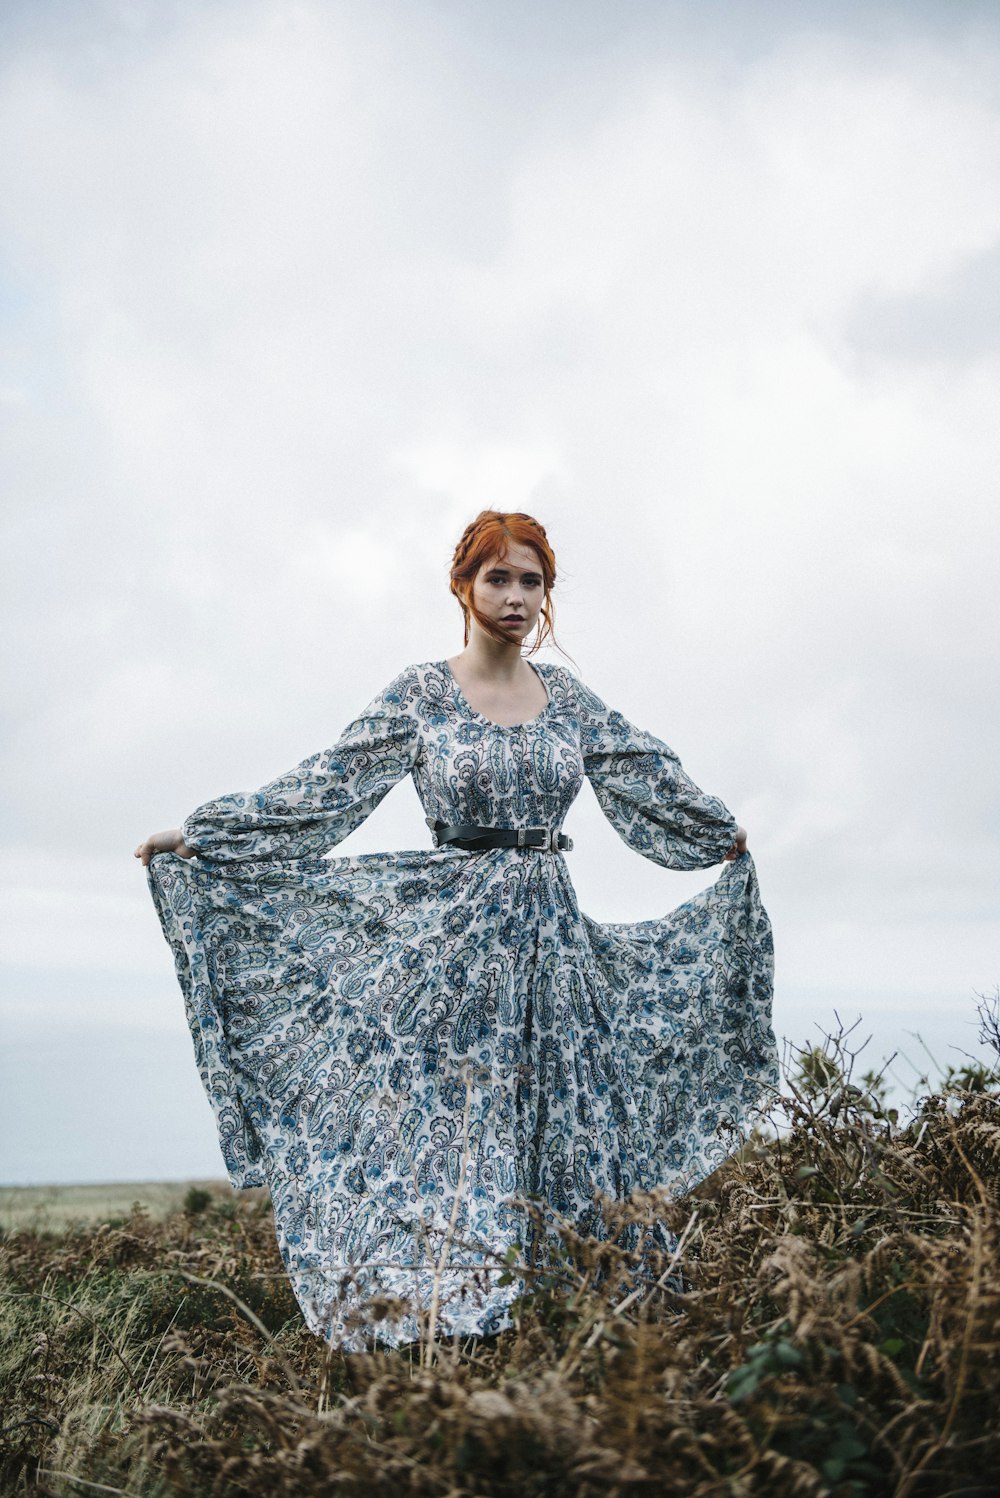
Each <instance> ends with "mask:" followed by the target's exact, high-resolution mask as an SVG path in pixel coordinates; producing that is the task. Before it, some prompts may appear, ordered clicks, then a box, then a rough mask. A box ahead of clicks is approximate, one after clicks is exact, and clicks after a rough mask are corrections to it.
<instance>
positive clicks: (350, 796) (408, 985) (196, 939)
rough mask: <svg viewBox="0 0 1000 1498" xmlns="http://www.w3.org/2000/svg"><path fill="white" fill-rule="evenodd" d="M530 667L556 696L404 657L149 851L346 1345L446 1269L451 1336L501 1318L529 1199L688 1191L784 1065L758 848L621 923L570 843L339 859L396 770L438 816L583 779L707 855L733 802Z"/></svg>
mask: <svg viewBox="0 0 1000 1498" xmlns="http://www.w3.org/2000/svg"><path fill="white" fill-rule="evenodd" d="M534 669H535V670H536V671H537V672H538V673H539V675H540V677H541V679H542V681H543V682H544V684H545V686H546V689H547V693H548V701H547V705H546V706H545V708H544V709H543V710H542V711H541V712H540V713H539V714H538V716H537V717H535V718H533V719H531V720H530V721H528V722H525V723H521V724H517V725H513V726H501V725H498V724H495V723H493V722H491V721H490V720H489V719H487V718H485V717H483V716H482V715H481V714H479V713H477V712H476V711H475V710H474V709H473V708H472V707H471V706H470V704H469V703H468V702H467V701H466V699H465V697H464V696H463V695H462V692H461V690H460V689H459V687H458V683H457V681H456V680H455V678H454V676H453V674H452V672H451V670H450V668H449V666H448V665H447V663H446V662H431V663H427V664H422V665H416V666H411V667H409V668H408V669H407V670H405V671H403V672H402V673H401V674H400V675H399V676H398V677H396V679H395V680H394V681H393V682H391V683H390V684H389V686H388V687H386V688H385V690H384V691H383V692H380V693H379V695H378V696H377V697H376V698H375V700H374V701H373V702H372V703H371V704H370V705H369V706H368V707H367V708H366V709H365V711H364V712H363V713H362V714H361V715H360V717H358V718H357V719H356V720H355V721H354V722H353V723H351V724H350V725H349V726H348V728H347V729H346V730H345V732H344V733H343V735H342V736H341V738H340V739H339V740H338V741H337V743H336V744H334V745H333V746H332V748H329V749H326V750H324V751H323V752H321V753H318V754H314V755H313V756H312V757H311V758H309V759H306V760H304V761H303V763H302V764H300V765H297V766H296V767H295V768H294V769H293V770H291V771H289V773H288V774H286V775H283V776H281V777H280V778H279V779H277V780H275V781H272V782H271V783H270V784H269V785H265V786H263V787H262V788H261V789H260V790H258V791H256V792H253V793H250V794H235V795H227V796H222V797H220V798H218V799H217V800H214V801H209V802H207V803H206V804H205V805H204V806H201V807H199V808H198V809H197V810H196V811H194V812H193V813H192V814H191V816H189V817H188V819H187V820H186V822H185V823H184V827H183V834H184V838H185V841H186V842H187V843H188V845H189V846H190V847H191V848H192V849H194V850H195V852H196V854H197V856H196V857H195V858H192V859H182V858H180V857H178V856H177V855H176V854H172V853H161V854H159V855H157V856H155V857H154V858H153V859H152V860H151V861H150V863H149V866H148V870H147V873H148V879H149V886H150V889H151V892H152V895H153V899H154V901H155V903H156V907H157V910H158V912H159V916H160V920H161V922H162V925H163V930H164V933H165V935H166V937H167V940H168V942H169V943H170V945H171V947H172V950H173V953H174V957H175V962H176V967H177V974H178V978H179V980H180V985H181V989H182V991H183V995H184V1000H185V1004H186V1009H187V1015H188V1019H189V1023H190V1026H191V1033H192V1036H193V1039H194V1047H195V1053H196V1057H197V1061H198V1066H199V1069H200V1072H201V1076H202V1080H203V1082H204V1085H205V1089H206V1091H207V1093H208V1096H209V1098H210V1100H211V1103H212V1106H213V1108H214V1110H215V1116H216V1121H217V1125H218V1132H219V1140H220V1143H221V1147H222V1152H223V1156H224V1159H225V1163H226V1168H227V1170H228V1172H229V1176H230V1179H231V1181H232V1184H233V1185H234V1186H235V1187H249V1186H258V1185H266V1186H267V1187H268V1188H269V1189H270V1193H271V1199H272V1204H273V1208H274V1214H275V1224H276V1230H277V1235H278V1243H279V1246H280V1249H281V1254H282V1258H283V1260H284V1263H285V1266H286V1268H287V1270H288V1273H289V1275H290V1278H291V1282H292V1285H293V1287H294V1289H295V1293H296V1295H297V1297H298V1300H299V1303H300V1305H301V1306H302V1310H303V1312H304V1315H305V1317H306V1320H307V1322H308V1324H309V1326H310V1327H311V1328H312V1329H313V1330H314V1331H315V1332H317V1333H318V1334H320V1335H324V1336H327V1337H330V1338H331V1339H335V1340H337V1341H339V1342H341V1343H343V1344H344V1345H346V1346H361V1345H364V1343H365V1339H366V1337H367V1336H369V1335H370V1333H369V1332H367V1331H365V1330H364V1329H357V1327H356V1326H355V1328H354V1329H353V1330H352V1325H353V1323H352V1320H351V1315H352V1312H354V1311H356V1310H357V1308H358V1307H363V1306H364V1304H365V1303H366V1302H367V1301H368V1300H369V1298H370V1297H372V1296H373V1295H376V1294H389V1295H398V1296H408V1297H412V1298H415V1300H416V1303H417V1305H418V1306H419V1305H421V1304H423V1305H426V1304H427V1302H428V1300H429V1297H430V1293H431V1285H432V1279H433V1275H434V1270H435V1266H436V1265H437V1267H438V1270H439V1273H438V1283H439V1286H441V1287H442V1301H443V1303H442V1308H441V1320H440V1325H441V1328H442V1330H445V1331H451V1332H462V1333H467V1332H480V1333H482V1332H487V1331H492V1330H497V1329H499V1328H501V1327H502V1326H503V1325H505V1324H506V1321H507V1317H508V1308H509V1305H510V1301H511V1299H512V1298H513V1297H514V1296H516V1295H517V1294H518V1293H519V1289H520V1286H519V1285H518V1283H517V1282H516V1281H515V1282H514V1284H512V1285H510V1284H508V1285H501V1284H499V1283H498V1281H499V1277H500V1269H499V1268H497V1267H495V1266H498V1265H500V1262H501V1261H502V1259H503V1256H504V1254H505V1253H506V1252H507V1250H509V1249H510V1248H512V1247H515V1246H517V1247H518V1248H519V1250H520V1251H527V1250H528V1242H529V1239H530V1238H531V1232H530V1230H529V1225H528V1220H527V1217H526V1214H525V1212H524V1209H523V1207H519V1206H518V1202H519V1200H521V1199H524V1198H535V1199H537V1200H538V1201H539V1202H540V1203H541V1204H542V1206H543V1209H544V1210H549V1211H551V1212H554V1213H558V1214H560V1215H562V1216H564V1217H568V1218H570V1219H571V1220H572V1221H574V1222H576V1223H579V1224H580V1225H581V1226H583V1227H584V1228H588V1229H590V1230H592V1231H600V1221H599V1215H598V1209H597V1206H596V1204H595V1196H596V1194H598V1193H604V1194H607V1195H610V1196H612V1197H622V1196H624V1195H626V1194H628V1193H629V1192H630V1191H632V1190H634V1189H637V1188H647V1189H649V1188H653V1187H656V1186H666V1187H668V1188H672V1189H674V1190H683V1189H686V1188H689V1187H690V1186H692V1185H693V1184H695V1183H696V1182H697V1181H698V1180H699V1179H701V1178H702V1177H703V1176H704V1175H706V1174H707V1173H708V1172H710V1171H711V1170H713V1169H714V1168H715V1167H716V1166H717V1165H718V1164H719V1163H720V1162H721V1161H722V1160H723V1159H724V1158H725V1157H726V1155H727V1154H728V1153H729V1150H730V1148H731V1141H730V1142H729V1143H727V1137H726V1133H725V1130H726V1126H734V1127H736V1128H737V1129H739V1128H743V1127H745V1126H746V1125H747V1123H748V1122H749V1121H750V1119H751V1118H752V1116H753V1110H754V1108H755V1106H756V1105H759V1104H760V1103H761V1101H762V1099H764V1098H766V1096H767V1095H769V1093H770V1089H771V1088H773V1087H774V1086H775V1085H776V1083H777V1079H778V1074H777V1064H776V1051H775V1044H774V1036H773V1033H772V1031H771V1026H770V1003H771V983H772V965H773V964H772V944H771V932H770V925H769V922H768V918H767V915H766V913H765V911H764V910H763V908H762V906H761V903H760V899H759V894H758V889H757V882H756V877H755V873H754V867H753V863H752V860H751V859H750V856H749V855H748V854H744V855H742V856H741V857H740V858H738V859H737V860H736V861H735V862H734V863H727V864H725V866H724V868H723V871H722V873H721V874H720V876H719V878H718V879H717V880H716V882H715V883H714V884H713V885H712V886H711V887H710V888H709V889H707V890H705V891H704V892H703V893H701V894H699V895H697V896H696V897H695V898H694V899H692V900H689V901H687V902H686V903H685V904H683V905H681V906H680V907H679V908H678V909H676V910H674V911H673V912H672V913H670V914H669V915H666V916H664V917H663V918H661V919H656V920H652V921H641V922H638V923H634V924H626V923H617V924H605V925H601V924H599V923H598V922H596V921H593V920H591V919H590V918H589V917H588V916H586V915H584V914H583V913H582V912H581V911H580V909H579V906H578V904H577V900H576V896H575V894H574V891H573V886H572V883H571V881H570V876H569V870H568V866H567V861H566V856H565V855H563V854H556V853H551V852H547V851H545V852H543V851H540V850H537V849H531V848H525V849H517V848H496V849H490V850H487V851H485V852H466V851H463V850H461V849H458V848H455V847H444V848H441V849H434V850H422V851H412V852H403V853H380V854H362V855H360V856H357V857H353V858H351V857H335V858H329V857H327V856H326V855H327V854H328V852H329V850H330V849H331V848H332V847H334V846H335V845H336V844H337V843H338V842H339V841H340V840H341V839H342V838H344V837H346V836H347V834H348V833H349V832H351V831H352V830H353V829H354V828H355V827H357V826H358V825H359V823H360V822H361V821H362V820H363V819H364V818H365V817H366V816H367V815H368V813H369V812H371V811H372V809H373V808H374V807H375V806H377V805H378V803H379V801H381V799H382V797H383V796H384V795H385V794H386V792H387V791H388V790H389V789H390V788H391V787H392V786H393V785H395V783H396V782H397V781H399V780H402V779H403V778H404V776H406V775H412V777H413V780H414V782H415V784H416V788H417V792H418V795H419V797H420V800H421V802H422V805H423V808H424V812H425V814H426V815H427V817H428V818H429V819H430V820H432V821H433V820H434V819H437V818H440V819H441V820H442V821H444V822H449V823H455V822H472V823H479V824H483V825H486V826H496V827H517V826H526V827H527V826H531V827H538V826H541V827H548V828H561V827H562V823H563V819H564V817H565V815H566V813H567V811H568V809H569V807H570V805H571V803H572V802H573V799H574V798H575V796H576V795H577V792H578V791H579V790H580V787H581V786H582V784H583V781H584V779H585V778H587V779H589V780H590V782H591V784H592V785H593V787H594V790H595V792H596V794H597V798H598V801H599V802H600V805H601V807H602V809H603V810H604V812H605V814H606V815H607V817H608V818H609V820H610V821H611V823H612V824H613V826H614V827H615V828H616V829H617V831H618V832H619V833H620V835H621V836H622V838H623V839H624V840H625V842H626V843H627V844H628V845H629V846H630V847H631V848H634V849H635V850H636V851H637V852H639V853H641V854H643V855H644V856H645V857H647V858H650V859H653V860H655V861H656V862H657V863H660V864H663V865H664V866H666V867H668V868H677V869H692V868H700V867H708V866H710V865H712V864H716V863H719V862H720V861H721V860H722V857H723V855H724V854H725V853H726V851H727V850H728V849H729V848H730V847H731V846H732V843H733V839H734V837H735V833H736V823H735V821H734V819H733V817H732V815H731V814H730V812H729V811H728V810H727V809H726V807H725V806H723V804H722V803H721V802H720V801H718V800H716V799H715V798H714V797H712V796H707V795H705V794H704V793H703V792H702V791H700V790H699V789H698V787H697V786H696V785H695V784H694V783H693V782H692V781H691V780H690V779H689V777H688V776H687V775H686V774H685V772H684V770H683V769H682V767H681V765H680V762H679V761H678V759H677V756H676V755H675V754H674V753H673V751H672V750H671V749H669V748H668V747H667V745H666V744H664V743H662V742H661V740H659V739H657V738H655V737H654V736H653V735H652V734H649V733H644V732H643V731H642V730H640V729H638V728H636V727H634V726H633V725H632V724H631V723H629V722H627V721H626V720H625V719H624V718H623V717H622V716H621V714H620V713H617V712H615V711H613V710H611V709H609V708H608V707H607V706H606V705H605V704H604V703H603V702H602V701H601V700H600V699H599V698H598V697H596V696H595V695H594V694H593V693H592V692H591V691H589V690H588V689H587V688H586V687H585V686H583V684H582V683H581V682H579V681H578V680H577V679H576V678H575V677H574V676H573V675H572V674H571V673H570V672H569V671H567V670H566V669H565V668H563V667H561V666H557V665H554V664H544V665H537V666H535V667H534ZM569 856H570V858H571V857H572V854H570V855H569ZM449 1227H450V1229H451V1239H450V1242H449V1245H448V1249H447V1262H446V1263H445V1262H444V1261H443V1260H441V1258H440V1255H441V1254H442V1252H443V1251H444V1250H443V1249H442V1244H443V1242H444V1240H445V1235H446V1234H447V1233H448V1232H449ZM532 1249H533V1250H534V1251H544V1244H533V1245H532ZM356 1319H357V1318H355V1320H356ZM380 1335H381V1338H382V1340H383V1341H390V1342H391V1341H393V1340H407V1339H410V1338H412V1337H414V1336H416V1335H417V1328H416V1326H415V1324H414V1322H413V1321H412V1320H410V1319H408V1318H403V1319H401V1320H400V1321H399V1322H398V1323H397V1324H396V1325H395V1326H394V1328H390V1327H389V1325H388V1324H385V1325H383V1326H382V1327H381V1329H380Z"/></svg>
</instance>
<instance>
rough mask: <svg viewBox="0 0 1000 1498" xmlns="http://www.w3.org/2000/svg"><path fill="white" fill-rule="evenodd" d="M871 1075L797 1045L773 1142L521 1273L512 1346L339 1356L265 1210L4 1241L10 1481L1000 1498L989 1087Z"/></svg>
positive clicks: (566, 1243) (277, 1491)
mask: <svg viewBox="0 0 1000 1498" xmlns="http://www.w3.org/2000/svg"><path fill="white" fill-rule="evenodd" d="M980 1016H981V1019H982V1023H983V1035H984V1038H985V1039H987V1040H988V1041H990V1042H991V1044H992V1045H993V1046H994V1048H995V1049H996V1051H997V1057H998V1060H1000V1035H998V1027H997V1006H996V1005H994V1006H993V1007H992V1008H990V1007H989V1006H987V1005H984V1006H982V1007H981V1010H980ZM853 1061H854V1058H853V1056H851V1054H850V1053H849V1051H848V1050H847V1047H846V1042H845V1040H844V1037H843V1036H840V1037H837V1038H836V1039H834V1040H833V1041H830V1042H828V1043H827V1045H826V1046H825V1047H823V1048H819V1049H816V1050H810V1051H807V1052H804V1053H801V1054H800V1055H799V1057H798V1065H797V1069H796V1071H795V1073H794V1075H793V1076H792V1078H791V1079H790V1081H789V1083H788V1087H787V1091H786V1095H785V1096H784V1097H783V1098H782V1099H781V1100H780V1108H781V1112H782V1115H783V1116H782V1122H781V1125H780V1127H779V1128H777V1129H776V1130H775V1132H774V1134H773V1136H771V1135H765V1134H763V1133H762V1134H761V1135H760V1136H759V1137H757V1138H755V1139H754V1140H752V1141H750V1142H749V1144H747V1145H746V1146H745V1147H744V1148H743V1149H741V1150H740V1151H739V1153H738V1154H737V1155H736V1156H734V1158H733V1159H732V1160H731V1161H730V1162H729V1163H728V1164H727V1165H726V1166H725V1167H724V1168H723V1169H722V1170H721V1171H719V1172H717V1173H716V1175H715V1176H713V1177H712V1178H711V1179H710V1180H709V1181H707V1182H705V1183H703V1185H702V1186H701V1187H699V1188H698V1189H697V1190H696V1191H694V1192H692V1193H690V1194H689V1195H687V1196H686V1197H684V1198H683V1199H681V1200H676V1201H671V1200H668V1199H666V1198H665V1197H663V1196H662V1195H660V1194H650V1195H643V1196H637V1197H634V1198H632V1199H631V1200H630V1201H629V1202H627V1203H624V1204H623V1203H620V1202H618V1203H615V1202H606V1203H604V1204H603V1211H604V1222H605V1236H604V1237H602V1238H595V1237H585V1236H581V1235H580V1234H578V1233H577V1232H576V1231H575V1230H574V1228H573V1226H572V1224H570V1223H565V1224H563V1226H562V1229H561V1232H560V1239H559V1249H558V1252H557V1253H556V1254H555V1256H554V1257H553V1259H552V1261H551V1262H549V1263H548V1264H547V1265H546V1266H545V1268H544V1270H538V1271H532V1270H530V1269H529V1268H528V1266H526V1265H524V1264H519V1263H516V1262H511V1263H510V1264H509V1265H507V1266H506V1272H508V1273H510V1274H512V1275H514V1276H515V1277H516V1278H517V1279H518V1280H519V1281H523V1282H524V1293H523V1295H522V1296H521V1298H520V1300H519V1301H518V1302H517V1304H516V1307H515V1310H516V1315H515V1325H514V1326H513V1327H512V1328H511V1329H510V1330H507V1331H504V1332H502V1333H500V1334H499V1335H498V1336H496V1337H492V1338H479V1339H467V1340H461V1341H459V1340H456V1341H441V1342H438V1341H435V1340H433V1339H432V1338H431V1337H429V1336H425V1337H424V1338H423V1339H422V1341H421V1342H420V1343H416V1344H414V1345H413V1346H411V1347H405V1348H401V1349H397V1350H395V1351H386V1350H381V1351H380V1350H375V1351H372V1352H367V1353H344V1352H343V1351H340V1350H336V1349H331V1348H329V1347H328V1346H327V1345H326V1344H325V1343H323V1342H321V1341H320V1340H319V1339H317V1338H316V1337H314V1336H313V1335H312V1334H311V1333H309V1332H308V1331H307V1330H306V1328H305V1325H304V1323H303V1321H302V1318H301V1315H300V1313H299V1311H298V1308H297V1306H296V1304H295V1301H294V1299H293V1297H292V1294H291V1290H290V1288H289V1285H288V1281H287V1279H286V1278H285V1275H284V1271H283V1269H282V1266H281V1262H280V1259H279V1258H278V1253H277V1248H276V1245H275V1239H274V1230H273V1225H272V1219H271V1214H270V1209H269V1205H268V1202H267V1200H266V1197H265V1196H263V1194H262V1193H255V1192H254V1193H244V1194H242V1195H240V1196H239V1197H235V1198H234V1197H232V1196H231V1195H228V1194H226V1195H223V1194H221V1193H207V1192H205V1191H203V1190H199V1191H198V1192H192V1193H189V1198H188V1199H187V1201H186V1202H185V1203H184V1206H183V1208H182V1210H179V1211H177V1212H175V1213H173V1214H172V1215H171V1216H169V1217H167V1218H166V1219H165V1220H164V1221H163V1222H153V1221H151V1220H150V1219H149V1218H148V1217H147V1216H146V1215H145V1214H144V1213H143V1212H142V1211H141V1210H134V1211H133V1213H132V1214H131V1216H129V1217H128V1218H127V1219H126V1220H121V1221H117V1222H110V1223H101V1224H97V1225H94V1224H91V1225H87V1226H80V1227H77V1228H75V1229H73V1230H71V1231H65V1232H60V1233H58V1234H46V1233H44V1232H42V1231H38V1230H32V1231H16V1232H10V1233H7V1234H6V1235H5V1236H4V1238H3V1240H2V1243H0V1272H2V1287H0V1316H2V1350H0V1391H2V1394H3V1413H2V1430H0V1491H2V1492H4V1493H44V1494H50V1495H68V1494H71V1493H72V1494H87V1493H98V1492H104V1493H124V1494H130V1495H134V1498H139V1495H143V1498H147V1495H148V1498H152V1495H167V1494H170V1495H177V1494H180V1495H190V1498H204V1495H208V1494H213V1495H265V1494H266V1495H268V1498H271V1495H282V1498H299V1495H307V1494H308V1495H312V1494H316V1493H321V1492H322V1493H327V1492H330V1493H337V1494H342V1495H344V1498H371V1495H381V1494H386V1495H388V1494H392V1495H394V1498H395V1495H402V1494H412V1495H424V1494H426V1495H450V1498H466V1495H467V1498H515V1495H516V1498H536V1495H537V1498H549V1495H551V1498H565V1495H580V1498H598V1495H600V1498H604V1495H607V1498H633V1495H634V1498H640V1495H660V1494H666V1493H669V1494H677V1495H692V1498H716V1495H718V1498H723V1495H731V1498H744V1495H750V1494H757V1493H760V1494H766V1495H768V1498H810V1495H817V1498H819V1495H829V1498H868V1495H871V1498H876V1495H883V1494H884V1495H889V1494H891V1495H894V1498H942V1495H945V1494H963V1495H965V1498H972V1495H975V1494H983V1495H985V1494H987V1493H992V1492H994V1491H995V1486H994V1480H995V1473H996V1472H997V1470H1000V1409H998V1405H1000V1399H998V1389H1000V1071H998V1070H997V1069H996V1068H989V1067H976V1066H969V1067H966V1068H964V1069H963V1071H962V1072H961V1073H955V1072H953V1073H950V1074H949V1076H948V1077H947V1078H946V1079H945V1080H944V1082H943V1083H941V1084H940V1085H939V1086H938V1087H937V1088H935V1089H934V1090H933V1091H931V1092H930V1093H929V1094H928V1095H926V1096H924V1097H923V1098H922V1099H921V1100H920V1101H919V1102H917V1103H916V1104H914V1106H913V1108H912V1110H911V1112H910V1116H909V1117H908V1119H907V1121H905V1122H900V1119H899V1117H898V1115H897V1113H896V1112H895V1110H893V1109H890V1108H889V1107H888V1106H887V1103H886V1098H885V1093H884V1089H883V1086H882V1083H881V1081H880V1079H879V1078H878V1077H873V1076H871V1075H869V1076H867V1077H864V1078H862V1079H861V1085H856V1084H855V1083H854V1082H853V1081H852V1068H853ZM206 1195H207V1196H208V1198H209V1199H208V1200H207V1201H206V1200H205V1199H204V1198H205V1197H206ZM528 1210H529V1211H532V1210H534V1209H533V1208H530V1207H529V1208H528ZM664 1229H665V1230H666V1231H664ZM387 1310H388V1311H391V1310H392V1308H391V1307H381V1308H379V1307H377V1306H374V1307H372V1309H371V1314H372V1316H373V1317H376V1316H377V1315H379V1314H382V1313H384V1312H386V1311H387Z"/></svg>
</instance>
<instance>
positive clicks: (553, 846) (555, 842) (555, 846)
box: [549, 827, 559, 853]
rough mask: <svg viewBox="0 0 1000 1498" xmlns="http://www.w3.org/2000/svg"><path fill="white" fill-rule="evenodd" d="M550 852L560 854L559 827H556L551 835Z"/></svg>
mask: <svg viewBox="0 0 1000 1498" xmlns="http://www.w3.org/2000/svg"><path fill="white" fill-rule="evenodd" d="M549 852H550V853H558V852H559V829H558V827H554V828H553V829H552V831H551V832H550V833H549Z"/></svg>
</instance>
